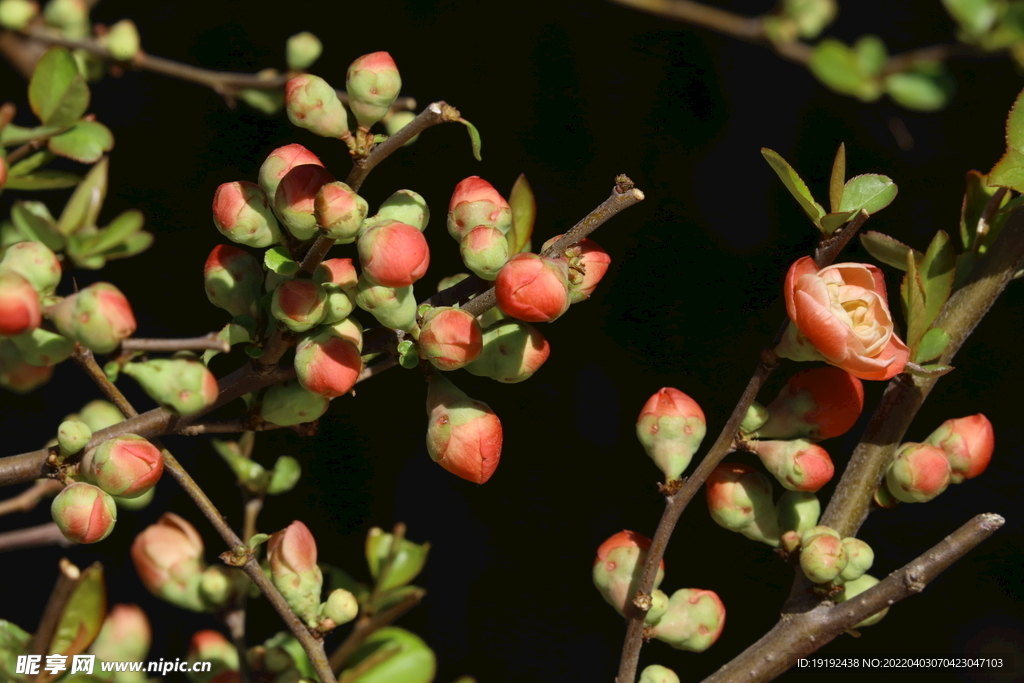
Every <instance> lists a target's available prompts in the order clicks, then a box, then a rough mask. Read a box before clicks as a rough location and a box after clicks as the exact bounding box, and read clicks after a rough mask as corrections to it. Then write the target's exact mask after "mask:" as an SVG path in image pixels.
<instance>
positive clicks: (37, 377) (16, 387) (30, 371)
mask: <svg viewBox="0 0 1024 683" xmlns="http://www.w3.org/2000/svg"><path fill="white" fill-rule="evenodd" d="M53 369H54V366H53V365H44V366H41V367H40V366H35V365H32V364H31V363H28V362H27V361H26V360H25V358H24V357H23V356H22V355H21V351H19V350H18V347H17V346H15V345H14V342H12V341H11V340H9V339H0V386H2V387H3V388H4V389H7V390H8V391H13V392H14V393H16V394H26V393H28V392H30V391H32V390H33V389H36V388H38V387H40V386H42V385H44V384H46V383H47V382H48V381H49V380H50V377H52V376H53Z"/></svg>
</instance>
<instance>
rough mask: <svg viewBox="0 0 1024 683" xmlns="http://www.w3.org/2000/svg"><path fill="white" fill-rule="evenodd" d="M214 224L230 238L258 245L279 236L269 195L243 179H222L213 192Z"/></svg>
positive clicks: (274, 239) (265, 243)
mask: <svg viewBox="0 0 1024 683" xmlns="http://www.w3.org/2000/svg"><path fill="white" fill-rule="evenodd" d="M213 224H214V225H215V226H217V229H218V230H220V233H221V234H222V235H224V236H225V237H227V238H228V239H229V240H231V241H232V242H238V243H239V244H245V245H247V246H250V247H256V248H257V249H260V248H263V247H269V246H270V245H271V244H274V243H275V242H277V241H279V240H280V239H281V230H280V228H279V227H278V225H277V219H276V218H274V213H273V212H272V211H271V209H270V199H269V198H268V196H267V195H266V193H264V191H263V190H262V189H260V187H259V185H256V184H255V183H250V182H248V181H246V180H238V181H235V182H233V183H224V184H223V185H221V186H220V187H218V188H217V191H216V192H214V194H213Z"/></svg>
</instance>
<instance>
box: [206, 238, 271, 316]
mask: <svg viewBox="0 0 1024 683" xmlns="http://www.w3.org/2000/svg"><path fill="white" fill-rule="evenodd" d="M262 279H263V269H262V268H261V267H260V264H259V261H257V260H256V258H255V257H254V256H253V255H252V254H250V253H249V252H247V251H245V250H243V249H239V248H238V247H233V246H230V245H227V244H218V245H217V246H216V247H214V248H213V251H211V252H210V255H209V256H208V257H207V258H206V264H205V265H204V266H203V283H204V285H205V288H206V298H207V299H209V300H210V303H211V304H213V305H214V306H216V307H217V308H222V309H224V310H225V311H227V312H228V313H230V314H231V315H233V316H238V315H248V316H251V317H253V318H256V317H258V316H259V306H260V294H261V292H260V282H261V280H262Z"/></svg>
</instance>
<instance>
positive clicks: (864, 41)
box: [853, 35, 889, 76]
mask: <svg viewBox="0 0 1024 683" xmlns="http://www.w3.org/2000/svg"><path fill="white" fill-rule="evenodd" d="M853 51H854V52H855V53H856V55H857V64H858V65H859V66H860V72H861V73H862V74H864V75H865V76H877V75H878V74H880V73H881V72H882V69H884V68H885V64H886V62H888V61H889V51H888V50H886V49H885V43H883V42H882V39H881V38H879V37H878V36H874V35H867V36H861V37H860V38H858V39H857V42H856V43H854V45H853Z"/></svg>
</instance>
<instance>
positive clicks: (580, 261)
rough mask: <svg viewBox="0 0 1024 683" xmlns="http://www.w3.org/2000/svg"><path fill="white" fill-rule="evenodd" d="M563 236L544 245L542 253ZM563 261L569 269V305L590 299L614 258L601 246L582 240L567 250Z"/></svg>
mask: <svg viewBox="0 0 1024 683" xmlns="http://www.w3.org/2000/svg"><path fill="white" fill-rule="evenodd" d="M561 237H562V235H556V236H554V237H552V238H551V239H549V240H548V241H547V242H545V243H544V246H543V247H542V248H541V251H547V250H548V247H551V246H553V245H554V244H555V242H557V241H558V240H559V239H560V238H561ZM560 258H561V260H563V261H565V262H566V265H567V266H568V267H569V303H571V304H576V303H579V302H581V301H585V300H587V299H589V298H590V295H591V294H593V293H594V290H595V289H597V283H599V282H600V281H601V279H602V278H604V274H605V273H607V272H608V268H609V266H611V263H612V257H611V256H609V254H608V252H607V251H605V250H604V249H603V248H602V247H601V245H599V244H598V243H597V242H595V241H594V240H592V239H586V238H585V239H582V240H580V241H579V243H577V244H574V245H573V246H571V247H569V248H568V249H566V250H565V251H564V252H563V253H562V255H561V257H560Z"/></svg>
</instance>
